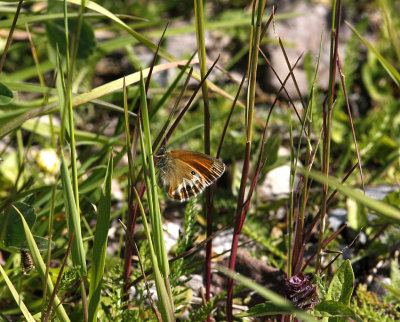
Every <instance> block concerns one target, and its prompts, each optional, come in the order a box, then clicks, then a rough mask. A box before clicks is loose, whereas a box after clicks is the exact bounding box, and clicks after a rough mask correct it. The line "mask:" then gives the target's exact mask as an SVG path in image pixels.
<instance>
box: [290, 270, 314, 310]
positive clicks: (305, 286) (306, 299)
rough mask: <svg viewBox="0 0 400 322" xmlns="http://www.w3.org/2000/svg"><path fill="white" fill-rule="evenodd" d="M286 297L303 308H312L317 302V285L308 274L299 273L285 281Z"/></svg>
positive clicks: (296, 305)
mask: <svg viewBox="0 0 400 322" xmlns="http://www.w3.org/2000/svg"><path fill="white" fill-rule="evenodd" d="M285 292H286V297H287V298H288V299H289V300H290V301H291V302H292V304H293V305H294V306H295V307H297V308H299V309H302V310H311V309H313V308H314V306H315V305H316V304H317V302H318V300H319V298H318V292H317V286H316V285H315V284H312V283H311V282H310V280H309V278H308V277H307V276H304V275H303V274H302V273H298V274H296V275H294V276H292V277H291V278H289V279H287V280H286V281H285Z"/></svg>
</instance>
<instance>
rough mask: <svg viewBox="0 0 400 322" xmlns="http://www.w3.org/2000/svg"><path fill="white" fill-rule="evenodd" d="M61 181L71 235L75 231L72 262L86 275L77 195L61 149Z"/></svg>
mask: <svg viewBox="0 0 400 322" xmlns="http://www.w3.org/2000/svg"><path fill="white" fill-rule="evenodd" d="M61 182H62V187H63V195H64V205H65V212H66V214H67V226H68V231H69V237H71V234H72V232H73V231H74V232H75V238H74V240H73V242H72V247H71V256H72V262H73V263H74V265H76V266H80V267H81V271H82V273H83V274H84V275H86V272H87V270H86V259H85V250H84V247H83V241H82V233H81V224H80V218H79V214H78V210H77V209H76V203H75V197H74V193H73V190H72V184H71V178H70V176H69V172H68V167H67V163H66V161H65V157H64V152H63V151H62V150H61Z"/></svg>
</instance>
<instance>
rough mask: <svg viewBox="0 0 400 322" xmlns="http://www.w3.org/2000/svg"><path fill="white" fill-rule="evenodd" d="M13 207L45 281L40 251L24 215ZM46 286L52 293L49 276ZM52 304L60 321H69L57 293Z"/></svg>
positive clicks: (44, 267) (36, 265)
mask: <svg viewBox="0 0 400 322" xmlns="http://www.w3.org/2000/svg"><path fill="white" fill-rule="evenodd" d="M14 209H15V210H16V211H17V212H18V213H19V215H20V216H21V220H22V224H23V225H24V231H25V236H26V242H27V243H28V246H29V250H30V252H31V255H32V259H33V262H34V263H35V267H36V269H37V271H38V273H39V275H40V278H41V279H42V281H45V280H46V265H45V263H44V261H43V259H42V256H41V255H40V251H39V249H38V247H37V245H36V242H35V239H34V237H33V235H32V233H31V231H30V229H29V226H28V223H27V222H26V220H25V218H24V216H23V215H22V214H21V213H20V211H19V210H18V209H17V208H15V207H14ZM47 287H48V289H49V293H48V294H49V295H51V293H53V291H54V286H53V282H52V281H51V278H48V279H47ZM53 306H54V308H55V310H56V314H57V317H58V318H59V319H60V321H69V317H68V315H67V313H66V312H65V310H64V307H63V306H62V304H61V301H60V299H59V298H58V297H57V295H56V296H55V298H54V302H53Z"/></svg>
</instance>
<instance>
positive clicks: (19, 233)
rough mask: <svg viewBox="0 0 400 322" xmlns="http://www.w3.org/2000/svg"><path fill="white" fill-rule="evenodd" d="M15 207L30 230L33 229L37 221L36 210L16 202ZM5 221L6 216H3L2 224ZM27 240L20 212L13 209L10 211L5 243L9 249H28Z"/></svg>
mask: <svg viewBox="0 0 400 322" xmlns="http://www.w3.org/2000/svg"><path fill="white" fill-rule="evenodd" d="M14 206H15V207H16V208H18V210H19V211H20V212H21V214H22V215H23V216H24V218H25V220H26V222H27V224H28V226H29V228H32V226H33V224H34V223H35V221H36V214H35V210H34V209H33V207H32V206H30V205H28V204H26V203H23V202H16V203H14ZM3 220H4V216H1V219H0V222H2V221H3ZM25 242H26V238H25V232H24V225H23V223H22V220H21V217H20V216H19V214H18V212H17V211H16V210H15V209H14V208H12V209H11V211H10V215H9V217H8V222H7V227H6V234H5V239H4V243H5V245H6V246H7V247H9V246H13V247H16V248H21V247H24V246H25V247H26V243H25Z"/></svg>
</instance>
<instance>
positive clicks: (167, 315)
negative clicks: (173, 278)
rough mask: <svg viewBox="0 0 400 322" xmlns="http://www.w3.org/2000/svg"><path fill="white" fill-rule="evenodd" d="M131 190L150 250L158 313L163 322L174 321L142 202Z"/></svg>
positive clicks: (171, 305)
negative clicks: (134, 196)
mask: <svg viewBox="0 0 400 322" xmlns="http://www.w3.org/2000/svg"><path fill="white" fill-rule="evenodd" d="M133 189H134V192H135V195H136V199H137V201H138V204H139V210H140V214H141V216H142V222H143V227H144V231H145V234H146V238H147V241H148V243H149V249H150V252H149V253H150V256H151V263H152V266H153V274H154V279H155V282H156V289H157V294H158V300H159V306H160V307H159V308H160V313H161V315H162V317H163V321H175V316H174V312H173V310H172V308H173V302H172V303H171V302H170V297H169V295H168V291H167V289H166V286H165V284H164V281H163V278H162V275H161V271H160V269H159V265H158V261H157V256H156V253H155V251H154V247H153V242H152V238H151V235H152V234H151V232H150V229H149V226H148V224H147V219H146V214H145V212H144V208H143V205H142V202H141V201H140V198H139V195H138V193H137V191H136V189H135V188H133Z"/></svg>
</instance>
